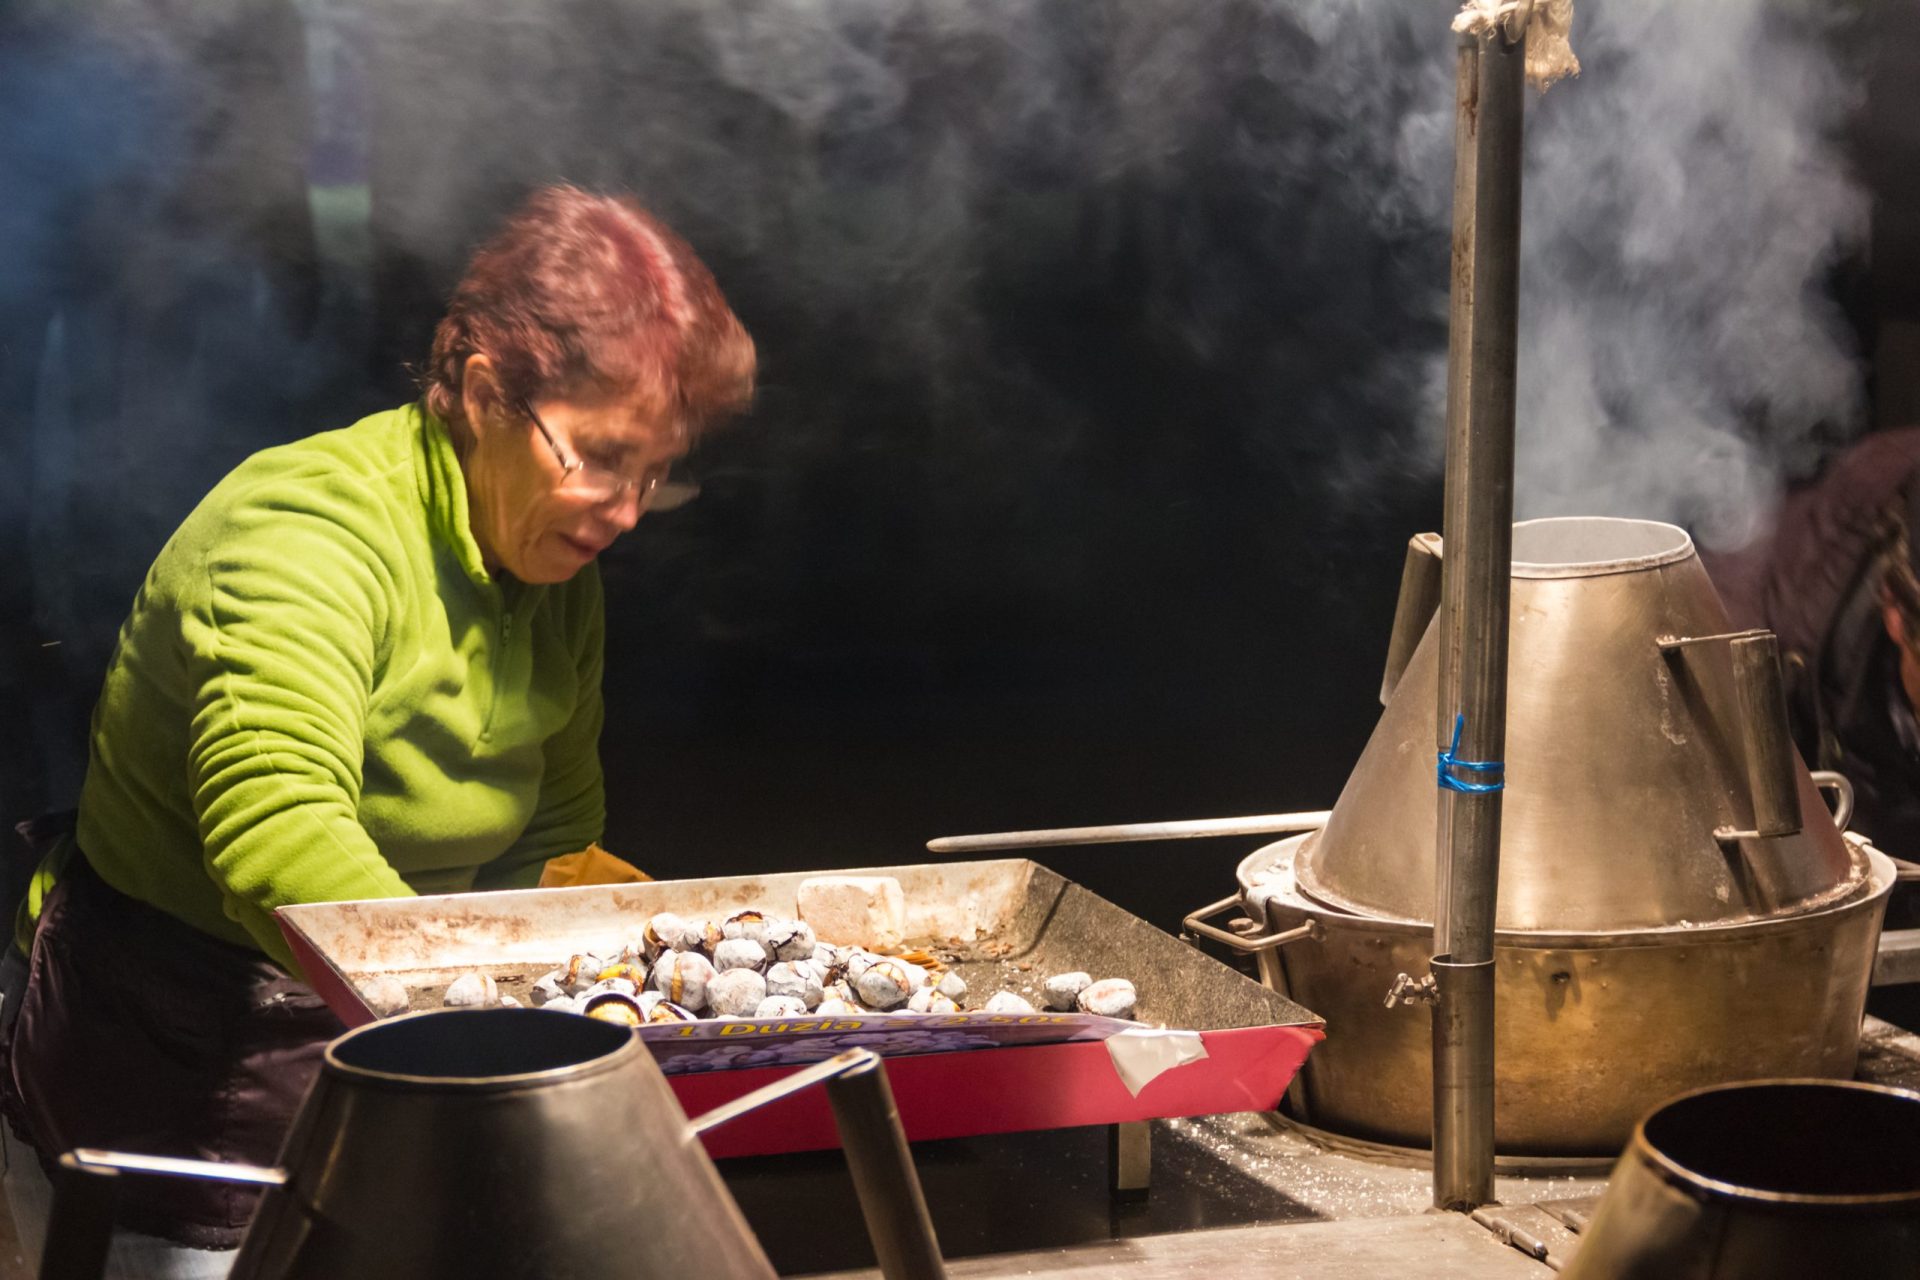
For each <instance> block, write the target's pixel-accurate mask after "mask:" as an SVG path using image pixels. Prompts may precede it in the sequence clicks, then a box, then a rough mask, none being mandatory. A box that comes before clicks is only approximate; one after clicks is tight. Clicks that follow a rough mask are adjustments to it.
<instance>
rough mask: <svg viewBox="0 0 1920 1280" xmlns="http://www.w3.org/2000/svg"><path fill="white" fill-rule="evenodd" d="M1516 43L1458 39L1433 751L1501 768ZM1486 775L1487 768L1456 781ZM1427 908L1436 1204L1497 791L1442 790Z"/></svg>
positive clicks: (1515, 285) (1473, 997)
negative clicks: (1430, 915)
mask: <svg viewBox="0 0 1920 1280" xmlns="http://www.w3.org/2000/svg"><path fill="white" fill-rule="evenodd" d="M1525 70H1526V46H1525V42H1524V39H1520V40H1515V41H1512V42H1509V41H1508V40H1507V39H1506V38H1505V37H1504V36H1502V35H1501V34H1499V33H1497V32H1496V33H1493V34H1490V35H1487V36H1483V37H1476V36H1468V37H1466V38H1464V39H1463V40H1462V42H1461V47H1460V62H1459V78H1458V82H1457V90H1458V92H1457V95H1456V103H1455V107H1456V112H1455V141H1454V145H1455V167H1454V235H1453V254H1452V268H1453V270H1452V282H1451V315H1450V320H1451V325H1452V328H1451V333H1450V341H1449V346H1448V392H1447V418H1448V422H1447V478H1446V515H1445V525H1444V528H1443V537H1444V545H1445V549H1446V550H1445V557H1444V561H1443V570H1444V579H1443V587H1442V600H1441V626H1442V631H1441V637H1442V644H1443V647H1442V649H1441V655H1442V663H1441V679H1440V690H1441V692H1440V703H1439V706H1438V708H1437V711H1438V714H1437V716H1436V725H1435V728H1436V734H1435V737H1436V740H1437V742H1438V744H1439V748H1438V749H1439V750H1440V751H1443V752H1444V751H1449V750H1451V751H1452V752H1453V755H1454V758H1457V759H1459V760H1465V761H1476V762H1504V760H1505V758H1506V721H1507V624H1508V597H1509V592H1510V590H1511V576H1512V562H1513V435H1514V404H1515V374H1516V370H1517V356H1516V349H1517V346H1518V337H1519V281H1520V162H1521V145H1520V144H1521V132H1522V125H1523V115H1524V106H1525V100H1524V96H1523V94H1524V90H1525V83H1526V82H1525ZM1457 776H1459V777H1460V779H1461V780H1462V781H1467V782H1472V783H1478V784H1483V786H1484V784H1488V783H1490V782H1492V781H1495V780H1499V779H1501V778H1503V777H1504V774H1503V773H1499V772H1496V771H1494V770H1491V769H1483V770H1477V771H1473V772H1470V773H1464V774H1459V775H1457ZM1439 797H1440V798H1439V812H1438V815H1437V819H1436V835H1437V841H1436V852H1437V854H1438V856H1437V857H1436V859H1435V861H1436V864H1437V869H1438V879H1437V883H1436V886H1435V910H1434V917H1435V922H1434V952H1435V955H1434V964H1433V973H1434V979H1435V993H1436V995H1437V997H1438V1001H1437V1003H1436V1006H1435V1009H1434V1024H1433V1029H1434V1035H1433V1048H1434V1064H1433V1065H1434V1070H1433V1088H1434V1098H1433V1154H1434V1160H1433V1202H1434V1204H1435V1205H1436V1206H1438V1207H1440V1208H1443V1209H1473V1208H1476V1207H1478V1206H1479V1205H1482V1204H1486V1203H1488V1202H1490V1201H1491V1200H1492V1199H1493V1105H1494V1099H1493V981H1492V973H1493V934H1494V920H1495V912H1496V905H1497V901H1496V899H1497V892H1498V887H1499V876H1500V812H1501V803H1500V802H1501V797H1502V792H1501V791H1500V790H1498V789H1497V788H1490V787H1488V788H1486V789H1478V790H1451V789H1444V788H1443V789H1442V790H1441V791H1440V793H1439Z"/></svg>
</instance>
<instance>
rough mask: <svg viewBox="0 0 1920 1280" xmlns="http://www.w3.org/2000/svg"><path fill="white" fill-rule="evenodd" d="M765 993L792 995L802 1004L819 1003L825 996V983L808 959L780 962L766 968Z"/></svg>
mask: <svg viewBox="0 0 1920 1280" xmlns="http://www.w3.org/2000/svg"><path fill="white" fill-rule="evenodd" d="M767 994H768V995H770V996H792V997H793V998H794V999H795V1000H798V1001H800V1002H801V1003H802V1004H809V1005H813V1004H819V1003H820V1002H821V1001H822V1000H825V999H826V998H827V991H826V984H825V983H823V982H821V981H820V976H819V974H818V973H817V972H816V971H815V970H814V967H813V962H812V961H810V960H802V961H800V962H799V963H797V964H789V963H785V962H782V963H780V964H776V965H774V966H773V967H772V968H771V969H768V970H767Z"/></svg>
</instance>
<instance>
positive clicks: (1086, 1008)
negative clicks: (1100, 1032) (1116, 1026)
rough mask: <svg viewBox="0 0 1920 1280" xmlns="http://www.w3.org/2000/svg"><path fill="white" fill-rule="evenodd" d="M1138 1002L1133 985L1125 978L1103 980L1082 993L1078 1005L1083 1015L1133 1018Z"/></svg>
mask: <svg viewBox="0 0 1920 1280" xmlns="http://www.w3.org/2000/svg"><path fill="white" fill-rule="evenodd" d="M1138 1000H1139V996H1137V995H1136V994H1135V993H1134V990H1133V984H1132V983H1131V982H1128V981H1127V980H1126V979H1125V978H1102V979H1101V980H1100V981H1098V982H1096V983H1094V984H1092V985H1091V986H1089V987H1088V988H1087V989H1086V990H1085V991H1082V992H1081V993H1080V999H1079V1002H1078V1003H1079V1006H1080V1011H1081V1012H1082V1013H1093V1014H1098V1015H1099V1016H1101V1017H1102V1018H1131V1017H1132V1016H1133V1006H1134V1005H1135V1004H1136V1003H1137V1002H1138Z"/></svg>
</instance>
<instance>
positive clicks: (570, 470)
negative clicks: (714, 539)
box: [462, 356, 687, 583]
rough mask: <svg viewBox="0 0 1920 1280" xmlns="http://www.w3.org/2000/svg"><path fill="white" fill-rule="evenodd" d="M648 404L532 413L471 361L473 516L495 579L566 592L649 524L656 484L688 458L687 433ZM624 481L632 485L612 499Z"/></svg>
mask: <svg viewBox="0 0 1920 1280" xmlns="http://www.w3.org/2000/svg"><path fill="white" fill-rule="evenodd" d="M476 375H478V376H477V378H476ZM641 399H642V398H641V397H640V396H639V395H637V394H627V395H621V396H605V397H597V398H592V399H564V400H562V399H554V400H537V401H535V402H533V404H532V405H531V406H524V405H520V404H518V403H515V402H513V401H509V400H506V399H504V398H503V397H502V396H501V395H500V394H499V392H498V384H497V382H496V381H495V380H494V375H493V370H492V368H491V366H490V365H489V364H488V362H487V358H486V357H485V356H473V357H470V358H469V360H468V364H467V370H466V377H465V379H464V381H463V386H462V401H463V405H462V407H463V409H464V410H465V412H466V417H467V423H468V427H469V432H470V435H471V443H470V447H469V448H468V449H467V451H466V456H465V458H464V459H463V467H464V469H465V471H466V477H467V506H468V512H467V515H468V520H469V522H470V523H471V525H472V527H473V536H474V540H475V541H476V542H478V543H479V544H480V552H481V556H482V558H483V559H484V560H485V562H486V565H487V568H488V569H489V570H492V571H496V572H497V571H499V570H502V569H504V570H505V571H506V572H508V573H510V574H512V575H513V576H514V577H516V578H518V579H519V580H520V581H522V582H528V583H553V582H565V581H566V580H567V579H569V578H571V577H572V576H573V575H574V574H576V573H578V572H580V570H581V569H582V568H584V567H585V566H586V565H587V564H588V562H590V561H591V560H593V558H594V557H595V556H597V555H599V554H600V553H601V552H602V551H604V550H606V549H607V547H608V546H609V545H610V544H611V543H612V542H613V540H614V539H615V538H617V537H619V536H620V535H621V534H623V533H625V532H626V531H627V530H629V529H631V528H633V526H634V525H635V524H637V523H638V522H639V520H640V517H641V515H642V514H644V512H645V510H646V506H647V502H648V500H649V498H650V496H651V492H650V490H649V486H648V483H647V478H648V477H649V476H654V477H657V476H659V475H662V474H664V472H665V470H666V468H667V467H668V466H669V465H671V464H672V463H673V462H675V461H676V460H678V459H680V458H682V457H685V456H686V452H687V437H686V432H685V431H683V430H681V429H679V428H678V426H677V424H675V423H671V422H663V421H661V420H659V419H658V418H657V417H656V416H654V415H652V414H650V413H649V412H647V410H646V409H645V408H643V406H642V403H641ZM529 408H531V410H532V412H531V413H529V412H528V410H529ZM535 415H538V420H539V423H540V424H542V425H544V428H545V434H543V432H542V426H540V425H536V424H535ZM547 435H551V436H552V443H551V444H549V443H548V441H547V438H546V436H547ZM562 459H565V461H564V462H563V461H562ZM615 478H618V479H624V480H627V481H630V482H631V483H628V484H624V485H619V486H618V491H617V492H614V493H612V494H609V493H608V490H609V489H611V488H614V487H615V485H614V484H613V483H611V482H612V481H613V480H614V479H615Z"/></svg>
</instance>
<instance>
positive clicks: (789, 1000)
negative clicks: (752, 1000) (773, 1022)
mask: <svg viewBox="0 0 1920 1280" xmlns="http://www.w3.org/2000/svg"><path fill="white" fill-rule="evenodd" d="M806 1012H807V1006H806V1005H805V1004H804V1003H803V1002H801V1001H800V1000H798V999H796V998H794V997H793V996H768V997H767V998H766V999H765V1000H762V1001H761V1002H760V1007H759V1008H757V1009H755V1010H754V1011H753V1016H754V1017H756V1018H799V1017H804V1016H805V1015H806Z"/></svg>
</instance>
